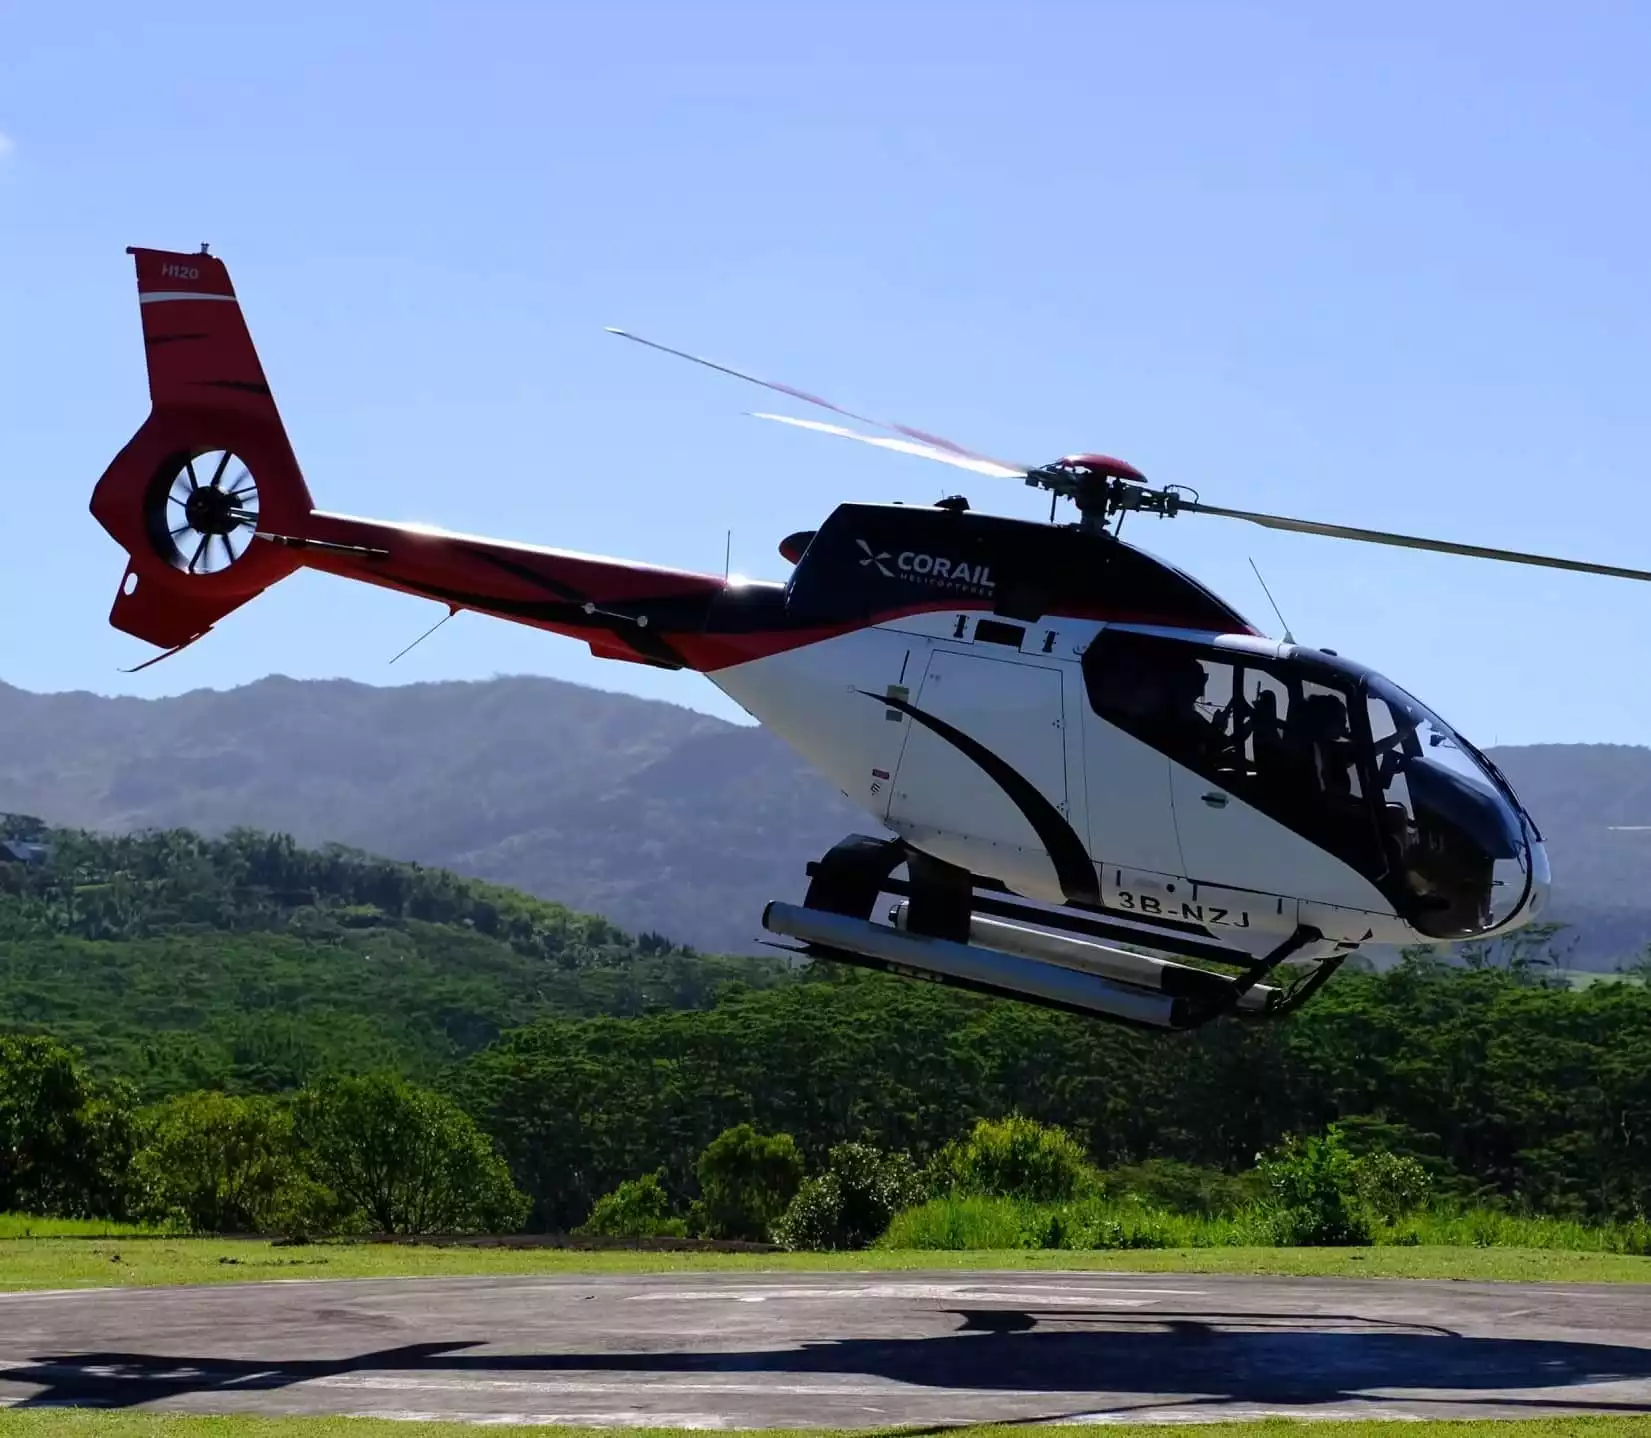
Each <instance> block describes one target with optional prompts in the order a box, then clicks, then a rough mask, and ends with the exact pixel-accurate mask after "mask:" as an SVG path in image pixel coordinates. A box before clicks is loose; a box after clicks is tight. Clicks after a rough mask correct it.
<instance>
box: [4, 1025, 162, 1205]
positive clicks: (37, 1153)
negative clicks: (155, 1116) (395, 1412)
mask: <svg viewBox="0 0 1651 1438" xmlns="http://www.w3.org/2000/svg"><path fill="white" fill-rule="evenodd" d="M131 1103H132V1100H131V1094H130V1091H129V1090H127V1089H126V1088H124V1087H123V1086H119V1085H115V1086H110V1087H108V1088H105V1089H99V1088H98V1087H97V1086H96V1085H94V1084H93V1082H92V1080H91V1078H90V1077H89V1076H88V1075H87V1073H86V1071H85V1069H84V1067H83V1066H82V1064H81V1062H80V1056H79V1054H78V1053H77V1052H75V1051H74V1050H73V1049H70V1048H67V1047H65V1046H64V1045H63V1044H60V1043H58V1042H56V1041H55V1040H53V1039H50V1038H46V1037H43V1036H38V1035H22V1034H15V1035H0V1212H3V1211H5V1210H8V1209H11V1210H16V1211H20V1212H24V1213H38V1214H57V1215H63V1216H66V1217H88V1218H91V1217H97V1218H118V1217H120V1216H122V1209H123V1208H124V1205H125V1175H126V1172H127V1169H128V1166H129V1161H130V1155H131Z"/></svg>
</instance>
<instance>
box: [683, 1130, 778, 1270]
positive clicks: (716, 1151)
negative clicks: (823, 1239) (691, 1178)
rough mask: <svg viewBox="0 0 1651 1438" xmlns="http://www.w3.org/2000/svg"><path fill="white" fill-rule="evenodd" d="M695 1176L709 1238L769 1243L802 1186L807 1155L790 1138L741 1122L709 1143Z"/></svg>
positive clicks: (699, 1207)
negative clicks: (762, 1130) (770, 1237)
mask: <svg viewBox="0 0 1651 1438" xmlns="http://www.w3.org/2000/svg"><path fill="white" fill-rule="evenodd" d="M694 1172H695V1176H696V1177H697V1178H698V1179H699V1193H700V1198H699V1203H698V1204H697V1205H696V1218H697V1220H698V1226H699V1227H700V1228H701V1229H702V1230H703V1231H704V1233H705V1235H706V1236H707V1237H709V1238H738V1239H747V1240H751V1241H754V1242H765V1241H766V1240H767V1239H768V1236H769V1233H770V1231H771V1230H772V1228H773V1226H774V1223H775V1221H776V1220H777V1219H778V1218H779V1217H780V1215H781V1214H782V1213H784V1212H785V1210H786V1205H788V1204H789V1203H790V1202H791V1200H792V1199H793V1198H795V1197H796V1194H797V1189H798V1188H799V1187H800V1186H801V1184H802V1181H803V1156H802V1154H801V1153H799V1152H798V1150H797V1141H796V1140H795V1139H794V1138H792V1137H791V1135H790V1134H788V1133H776V1134H768V1135H764V1134H761V1133H758V1132H757V1130H756V1129H755V1128H753V1127H752V1126H751V1125H750V1124H748V1123H742V1124H738V1125H736V1126H735V1127H733V1128H729V1129H724V1130H723V1131H722V1132H721V1133H720V1134H718V1135H717V1136H716V1137H715V1138H714V1139H712V1140H711V1142H710V1143H709V1144H707V1145H706V1147H705V1152H704V1153H702V1154H701V1155H700V1156H699V1162H698V1163H697V1164H696V1165H695V1168H694Z"/></svg>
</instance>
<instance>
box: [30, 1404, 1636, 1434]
mask: <svg viewBox="0 0 1651 1438" xmlns="http://www.w3.org/2000/svg"><path fill="white" fill-rule="evenodd" d="M1174 1427H1175V1431H1176V1433H1177V1434H1179V1435H1184V1438H1231V1435H1233V1434H1235V1433H1242V1434H1243V1435H1244V1438H1651V1418H1639V1417H1631V1418H1615V1417H1612V1418H1529V1419H1514V1420H1511V1421H1510V1420H1507V1419H1504V1420H1501V1421H1497V1420H1494V1419H1465V1420H1448V1421H1446V1420H1424V1421H1401V1422H1378V1421H1375V1420H1369V1421H1366V1420H1362V1419H1335V1420H1327V1421H1320V1422H1311V1421H1302V1420H1291V1419H1266V1420H1264V1421H1262V1422H1259V1423H1185V1424H1183V1423H1177V1424H1175V1425H1174ZM534 1431H535V1432H538V1433H544V1434H555V1435H565V1438H589V1435H590V1434H591V1432H592V1430H591V1429H589V1428H570V1427H565V1426H561V1425H555V1426H552V1425H548V1424H547V1425H545V1426H543V1427H536V1428H535V1429H534ZM601 1431H602V1432H603V1434H604V1435H609V1438H639V1435H643V1434H650V1435H651V1434H658V1435H665V1434H672V1435H678V1434H688V1433H690V1432H691V1431H692V1430H687V1429H681V1428H604V1429H602V1430H601ZM726 1431H730V1432H734V1433H739V1432H745V1433H752V1432H754V1431H757V1430H752V1429H744V1430H741V1429H737V1428H736V1429H731V1430H726ZM760 1431H761V1435H762V1438H835V1435H839V1434H853V1435H854V1438H877V1435H879V1434H898V1433H900V1432H901V1430H900V1429H898V1428H856V1429H843V1428H770V1429H763V1430H760ZM957 1431H958V1432H959V1433H964V1434H967V1435H968V1438H1028V1435H1036V1438H1163V1434H1164V1425H1163V1424H1161V1423H1106V1424H1072V1425H1065V1424H1063V1425H1061V1426H1059V1427H1056V1426H1053V1425H1050V1424H1044V1423H1035V1424H1026V1425H1020V1424H1006V1423H982V1424H979V1425H978V1426H974V1427H969V1428H960V1429H958V1430H957ZM475 1432H476V1428H475V1425H474V1424H470V1423H431V1422H407V1421H404V1420H401V1419H384V1418H244V1417H233V1418H231V1417H195V1416H188V1417H185V1416H182V1415H173V1414H169V1413H113V1412H103V1413H90V1412H84V1411H80V1412H77V1411H74V1410H71V1409H64V1408H56V1409H53V1410H51V1411H50V1412H43V1411H35V1412H19V1411H18V1410H16V1409H10V1410H0V1438H45V1435H48V1434H49V1435H52V1438H56V1435H58V1434H69V1435H81V1434H85V1435H93V1434H95V1435H97V1438H105V1435H106V1438H437V1435H441V1438H455V1435H459V1434H464V1435H470V1438H473V1435H474V1434H475ZM694 1438H699V1435H698V1434H694Z"/></svg>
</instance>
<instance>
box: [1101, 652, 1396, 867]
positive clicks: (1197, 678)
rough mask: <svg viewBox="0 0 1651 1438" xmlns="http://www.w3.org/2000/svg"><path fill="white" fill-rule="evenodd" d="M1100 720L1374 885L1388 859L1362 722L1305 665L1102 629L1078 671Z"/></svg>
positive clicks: (1355, 708)
mask: <svg viewBox="0 0 1651 1438" xmlns="http://www.w3.org/2000/svg"><path fill="white" fill-rule="evenodd" d="M1083 673H1084V683H1085V688H1086V690H1087V693H1088V696H1089V703H1090V706H1091V708H1093V709H1094V711H1095V713H1096V714H1098V715H1099V716H1100V717H1101V718H1102V719H1105V720H1107V721H1108V722H1110V723H1113V724H1116V725H1117V726H1118V727H1119V728H1120V729H1123V730H1124V731H1125V732H1126V733H1130V734H1133V735H1134V736H1135V737H1136V738H1138V739H1140V740H1142V741H1143V742H1144V743H1147V744H1150V745H1152V747H1153V748H1155V749H1157V750H1158V751H1159V752H1160V753H1163V754H1166V755H1168V756H1169V758H1171V759H1173V760H1174V761H1175V762H1176V763H1179V764H1183V765H1185V766H1186V767H1187V768H1189V769H1191V770H1193V772H1194V773H1197V774H1199V775H1201V776H1202V777H1204V778H1206V779H1209V780H1211V781H1212V782H1214V783H1216V784H1219V785H1221V786H1222V787H1223V788H1225V789H1226V790H1227V791H1228V792H1230V793H1232V794H1234V795H1235V796H1237V797H1239V798H1241V799H1244V800H1245V801H1246V802H1248V803H1251V804H1253V805H1254V806H1255V807H1256V808H1258V809H1260V810H1261V811H1262V812H1263V813H1266V814H1268V815H1269V816H1270V817H1272V818H1274V819H1277V820H1278V821H1279V822H1280V823H1282V824H1285V825H1286V826H1288V827H1289V828H1291V829H1294V830H1295V831H1296V832H1297V833H1299V834H1301V835H1303V836H1304V837H1305V838H1308V839H1310V840H1311V841H1312V842H1314V843H1316V844H1319V845H1321V846H1323V847H1325V848H1328V849H1329V850H1330V851H1331V852H1333V853H1335V854H1337V855H1338V856H1339V857H1341V858H1343V859H1345V860H1346V861H1347V862H1348V863H1350V864H1353V866H1354V867H1355V868H1357V869H1358V870H1359V871H1360V872H1361V873H1364V874H1365V875H1366V876H1367V877H1369V878H1371V879H1376V878H1379V877H1380V876H1381V874H1382V873H1383V872H1384V869H1385V860H1384V857H1383V852H1382V848H1381V844H1380V841H1379V838H1378V836H1377V831H1376V827H1375V814H1374V810H1373V808H1372V806H1371V803H1370V795H1369V784H1368V779H1367V773H1368V771H1367V770H1366V768H1365V767H1364V764H1363V754H1364V739H1363V729H1362V722H1361V721H1362V714H1361V713H1360V708H1359V705H1358V702H1357V700H1356V699H1355V698H1353V696H1351V695H1350V694H1349V693H1348V692H1347V691H1346V690H1344V689H1342V688H1340V687H1337V686H1336V685H1334V684H1333V683H1330V682H1327V681H1325V680H1322V679H1319V678H1316V677H1315V678H1310V677H1308V676H1307V675H1306V674H1304V673H1303V672H1302V668H1301V666H1300V665H1297V664H1291V663H1288V662H1284V663H1275V662H1273V661H1269V660H1262V659H1258V658H1256V657H1254V656H1251V655H1248V654H1241V653H1234V652H1231V651H1226V650H1218V649H1212V648H1209V647H1207V646H1204V645H1200V644H1197V643H1194V642H1189V641H1186V640H1181V639H1173V638H1167V637H1164V636H1160V635H1152V634H1142V633H1138V632H1135V631H1130V630H1121V629H1105V630H1103V631H1102V632H1101V633H1100V634H1099V635H1098V636H1097V637H1096V639H1095V642H1094V643H1093V644H1092V645H1091V646H1090V648H1089V650H1088V652H1087V653H1086V654H1085V655H1084V662H1083Z"/></svg>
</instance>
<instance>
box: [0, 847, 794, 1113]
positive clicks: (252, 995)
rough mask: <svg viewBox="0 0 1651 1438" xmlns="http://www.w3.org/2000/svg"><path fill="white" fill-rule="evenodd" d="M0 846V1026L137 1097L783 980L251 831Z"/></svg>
mask: <svg viewBox="0 0 1651 1438" xmlns="http://www.w3.org/2000/svg"><path fill="white" fill-rule="evenodd" d="M0 838H11V839H26V840H34V841H38V842H40V843H43V844H44V845H45V846H46V848H47V851H48V852H47V854H46V856H45V857H44V859H43V860H37V861H32V862H31V861H26V860H25V861H20V860H17V859H9V860H8V859H7V858H6V857H5V856H4V855H3V854H0V1026H3V1027H6V1028H10V1029H14V1030H16V1029H22V1030H37V1031H42V1032H51V1033H53V1034H55V1035H56V1036H58V1037H60V1038H62V1039H65V1040H67V1041H69V1042H72V1043H74V1044H76V1045H79V1046H80V1047H81V1048H83V1049H84V1050H85V1052H86V1053H87V1055H88V1057H89V1058H90V1059H91V1060H92V1062H93V1063H94V1064H95V1065H96V1066H98V1067H99V1068H102V1069H104V1070H106V1071H111V1072H120V1073H122V1074H124V1075H126V1076H128V1077H130V1078H132V1079H134V1080H135V1081H136V1082H137V1083H138V1084H139V1085H140V1087H141V1088H142V1089H143V1090H144V1091H146V1092H149V1093H163V1092H170V1091H175V1090H178V1089H186V1088H196V1087H203V1086H204V1087H226V1088H229V1089H231V1090H241V1089H264V1090H273V1089H281V1088H287V1087H291V1086H294V1085H296V1084H299V1083H302V1082H304V1081H305V1080H306V1079H307V1078H308V1077H310V1076H312V1075H313V1074H315V1073H318V1072H322V1071H324V1070H329V1069H333V1070H336V1069H346V1070H348V1069H367V1068H371V1067H374V1066H376V1065H380V1064H385V1065H389V1066H392V1067H395V1068H398V1069H400V1070H402V1071H403V1072H405V1073H407V1074H409V1075H412V1076H415V1077H418V1076H430V1075H433V1074H434V1073H435V1072H437V1071H438V1070H439V1069H441V1068H442V1067H443V1066H445V1065H447V1064H448V1063H450V1062H452V1061H453V1060H455V1059H459V1058H462V1057H464V1056H465V1055H468V1054H470V1053H473V1052H475V1051H476V1050H478V1049H480V1048H482V1047H484V1046H486V1045H487V1044H488V1043H490V1042H492V1040H493V1039H494V1038H496V1037H497V1036H498V1035H499V1034H500V1033H501V1032H504V1031H505V1030H508V1029H511V1028H515V1027H518V1026H520V1025H522V1024H524V1023H528V1022H531V1021H533V1020H536V1019H542V1018H546V1017H552V1016H561V1017H581V1016H604V1015H605V1016H626V1015H636V1014H643V1013H648V1012H651V1011H654V1010H658V1009H685V1008H696V1007H704V1006H707V1005H709V1004H710V1003H712V1002H713V1001H714V998H715V996H716V994H717V992H718V991H719V990H720V989H722V988H723V987H724V986H726V985H727V984H728V983H730V982H735V981H737V982H743V983H746V984H750V985H754V986H759V987H761V986H767V985H772V984H775V983H781V982H785V981H786V980H787V979H788V978H789V977H790V975H791V973H792V970H791V969H790V968H789V967H788V966H787V965H786V964H785V963H784V961H782V960H780V959H778V958H773V959H768V958H720V957H708V956H704V955H700V954H696V953H695V952H694V951H693V950H691V949H688V948H685V947H682V946H679V945H675V944H673V943H671V942H670V941H669V940H667V939H665V938H663V937H661V936H659V935H657V934H643V935H641V936H637V937H633V936H632V935H629V934H627V933H624V932H622V931H621V930H619V929H617V928H615V927H614V926H613V925H612V924H609V923H608V922H606V921H605V920H603V919H598V918H593V917H590V916H588V915H584V914H578V913H574V912H573V911H571V910H569V909H566V908H564V907H562V906H561V905H559V904H553V903H547V902H545V901H543V900H538V899H533V898H530V897H528V896H526V895H524V894H519V893H516V892H514V891H512V890H509V889H505V888H501V887H499V886H498V885H494V884H489V883H484V882H481V881H479V880H473V879H465V878H461V877H458V876H456V875H453V874H450V873H447V872H445V871H442V870H439V869H429V868H423V867H420V866H418V865H415V864H407V863H396V862H391V861H388V860H383V859H378V858H375V857H372V856H370V855H367V854H363V853H359V852H356V851H354V850H349V849H345V848H342V847H337V846H333V847H329V848H325V849H320V850H309V849H304V848H300V847H299V846H298V845H297V844H295V843H294V842H293V841H292V840H291V839H289V838H286V837H284V836H280V835H273V834H267V833H261V832H256V831H251V830H234V831H231V832H230V833H228V834H227V835H225V836H224V837H223V838H221V839H211V840H209V839H205V838H202V837H200V836H199V835H196V834H194V833H191V832H188V831H185V830H168V831H160V832H154V833H148V834H140V835H135V836H131V837H124V838H109V837H104V836H99V835H94V834H91V833H87V832H83V831H77V830H61V829H48V828H46V827H45V826H44V825H41V824H39V823H38V822H37V821H33V820H29V819H24V818H19V817H16V816H10V817H4V818H0Z"/></svg>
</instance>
